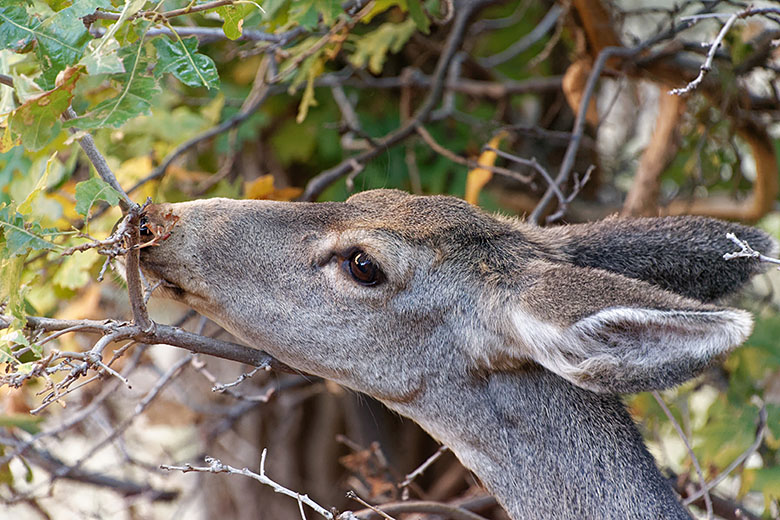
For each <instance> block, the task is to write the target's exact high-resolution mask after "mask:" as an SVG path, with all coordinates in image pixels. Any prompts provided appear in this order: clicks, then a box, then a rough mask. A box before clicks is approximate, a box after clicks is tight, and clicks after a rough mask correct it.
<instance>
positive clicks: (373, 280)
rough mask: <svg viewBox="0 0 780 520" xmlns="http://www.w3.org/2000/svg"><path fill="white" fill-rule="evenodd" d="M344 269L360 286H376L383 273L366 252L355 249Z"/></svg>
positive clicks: (347, 259)
mask: <svg viewBox="0 0 780 520" xmlns="http://www.w3.org/2000/svg"><path fill="white" fill-rule="evenodd" d="M343 265H344V269H345V270H346V271H347V272H348V273H349V274H350V276H352V278H353V279H354V280H355V281H356V282H357V283H359V284H360V285H376V284H378V283H379V282H380V280H381V278H382V271H381V270H380V269H379V267H378V266H377V265H376V262H374V259H373V258H371V257H370V256H368V255H367V254H366V253H365V252H364V251H361V250H360V249H355V250H354V251H352V252H351V253H350V254H349V256H347V258H346V259H345V260H344V264H343Z"/></svg>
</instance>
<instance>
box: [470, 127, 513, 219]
mask: <svg viewBox="0 0 780 520" xmlns="http://www.w3.org/2000/svg"><path fill="white" fill-rule="evenodd" d="M506 135H507V134H506V132H499V133H497V134H496V135H494V136H493V138H492V139H490V141H488V144H487V146H489V147H490V148H498V146H499V145H500V144H501V141H502V140H503V139H504V137H506ZM477 164H479V165H480V166H488V167H491V166H494V165H495V164H496V152H494V151H491V150H485V151H484V152H482V154H480V156H479V159H477ZM492 178H493V172H492V171H490V170H489V169H487V168H474V169H473V170H471V171H470V172H469V173H468V176H467V177H466V196H465V197H464V198H465V199H466V202H468V203H469V204H474V205H475V206H476V205H477V203H478V201H479V194H480V192H481V191H482V188H484V187H485V184H487V183H488V182H489V181H490V179H492Z"/></svg>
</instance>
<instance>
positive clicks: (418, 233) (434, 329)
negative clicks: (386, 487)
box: [141, 190, 775, 512]
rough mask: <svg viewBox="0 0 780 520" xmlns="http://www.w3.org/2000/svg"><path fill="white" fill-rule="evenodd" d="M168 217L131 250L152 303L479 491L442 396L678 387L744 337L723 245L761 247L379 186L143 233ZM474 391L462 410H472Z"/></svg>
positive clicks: (693, 220)
mask: <svg viewBox="0 0 780 520" xmlns="http://www.w3.org/2000/svg"><path fill="white" fill-rule="evenodd" d="M172 215H175V216H176V217H178V224H177V225H176V227H175V228H174V230H173V233H172V235H171V236H170V237H169V238H168V239H167V240H165V241H163V242H162V243H160V245H159V246H156V247H149V248H145V249H143V250H142V253H141V264H142V268H143V270H144V272H145V274H146V275H147V276H148V277H150V278H151V279H153V280H161V281H162V292H163V293H164V295H165V296H167V297H170V298H174V299H177V300H179V301H182V302H184V303H186V304H188V305H190V306H191V307H193V308H194V309H196V310H198V311H199V312H201V313H203V314H205V315H206V316H208V317H210V318H212V319H213V320H215V321H216V322H217V323H219V324H221V325H222V326H224V327H225V328H226V329H227V330H228V331H230V332H231V333H233V334H234V335H235V336H237V337H238V338H241V339H242V340H243V341H245V342H246V343H247V344H248V345H250V346H254V347H257V348H261V349H263V350H266V351H267V352H269V353H271V354H272V355H274V356H275V357H277V358H278V359H279V360H281V361H282V362H284V363H286V364H288V365H289V366H291V367H294V368H296V369H299V370H302V371H304V372H308V373H312V374H317V375H320V376H322V377H325V378H329V379H332V380H335V381H337V382H339V383H341V384H343V385H345V386H347V387H350V388H353V389H355V390H358V391H361V392H365V393H367V394H369V395H371V396H374V397H376V398H378V399H380V400H382V401H384V402H385V403H387V404H388V405H390V406H391V407H393V408H395V409H396V410H398V411H400V412H401V413H403V414H406V415H408V416H410V417H411V418H412V419H415V420H417V421H418V422H420V423H421V424H422V425H423V427H425V428H426V429H428V430H429V431H430V432H432V433H433V434H434V435H435V436H437V437H438V438H440V439H441V440H443V441H445V442H448V443H449V444H451V447H453V449H454V450H455V451H456V453H457V454H458V455H459V456H460V457H461V458H462V459H463V460H464V462H466V463H467V465H469V466H470V467H472V469H474V470H475V472H477V474H478V475H480V476H481V477H483V478H486V479H487V480H489V481H491V478H490V477H489V476H487V477H486V475H487V474H488V473H489V470H488V469H484V470H483V471H480V469H479V468H477V467H475V466H479V464H480V462H479V461H477V462H474V459H479V454H478V452H479V450H478V449H476V448H474V446H473V445H472V444H473V443H471V444H470V441H465V440H463V439H462V438H461V437H462V435H461V434H459V433H458V432H453V431H452V430H453V429H457V428H458V427H459V426H457V425H453V424H450V422H451V421H450V422H448V419H446V416H447V414H446V413H445V411H444V410H445V409H447V408H448V406H450V405H452V406H451V408H452V409H457V405H458V403H456V402H453V403H447V400H448V399H453V400H458V399H460V398H458V397H456V393H457V392H449V393H448V392H447V388H448V386H449V388H451V389H458V391H459V392H464V393H471V394H473V395H477V394H478V393H479V392H481V390H478V389H477V388H481V387H480V383H479V382H480V381H485V380H486V378H488V379H489V377H490V374H502V376H501V377H505V376H506V375H507V374H508V375H509V376H506V377H510V379H511V380H512V381H514V382H513V383H511V384H512V385H514V387H516V388H520V387H521V386H522V384H523V383H522V382H521V381H522V378H523V377H525V375H526V374H528V373H529V370H530V372H533V371H534V370H539V369H538V368H537V367H543V369H544V371H545V373H546V374H548V375H549V377H548V376H545V379H544V380H545V381H547V383H545V384H550V385H567V388H568V385H569V384H571V385H574V386H575V387H576V388H577V389H578V390H577V392H584V394H582V395H592V394H593V393H595V394H605V395H610V396H611V395H612V394H617V393H626V392H638V391H643V390H651V389H662V388H667V387H670V386H673V385H676V384H679V383H681V382H683V381H685V380H687V379H689V378H691V377H694V376H695V375H697V374H698V373H700V372H701V371H702V370H704V369H705V368H706V367H707V366H708V365H709V364H710V363H711V362H712V361H713V360H715V359H717V358H719V357H721V356H723V355H724V354H726V353H727V352H729V351H730V350H731V349H733V348H734V347H735V346H737V345H739V344H740V343H741V342H742V341H744V340H745V339H746V338H747V336H748V335H749V334H750V331H751V327H752V320H751V317H750V315H749V314H748V313H746V312H744V311H741V310H736V309H731V308H727V307H722V306H718V305H714V304H713V303H712V302H713V301H715V300H717V299H718V298H720V297H721V296H724V295H726V294H728V293H731V292H733V291H735V290H736V289H738V288H739V287H740V286H742V285H743V284H744V283H745V282H746V281H747V280H748V279H749V278H750V276H751V275H753V274H754V273H756V272H758V271H759V270H760V269H759V264H758V262H757V261H756V260H754V259H747V258H739V259H735V260H731V261H728V262H727V261H725V260H723V258H722V255H723V253H724V252H727V251H729V250H731V249H732V247H733V246H732V245H731V243H730V242H729V241H728V240H727V239H726V237H725V235H726V233H727V232H733V233H735V234H737V235H738V236H739V237H740V238H742V239H745V240H747V241H748V242H749V243H750V244H751V245H752V246H753V247H755V248H756V249H759V250H764V251H768V250H770V249H772V250H774V249H775V244H774V243H773V241H772V240H771V239H770V238H769V237H768V236H767V235H765V234H764V233H762V232H760V231H757V230H755V229H752V228H747V227H743V226H739V225H737V224H729V223H724V222H718V221H715V220H711V219H706V218H699V217H689V218H686V217H683V218H663V219H636V220H620V219H608V220H605V221H602V222H599V223H595V224H586V225H577V226H564V227H560V228H551V229H542V228H537V227H534V226H530V225H527V224H524V223H522V222H520V221H519V220H516V219H512V218H504V217H499V216H493V215H489V214H486V213H484V212H482V211H481V210H479V209H477V208H475V207H472V206H470V205H469V204H467V203H465V202H464V201H461V200H459V199H455V198H451V197H442V196H434V197H418V196H412V195H408V194H406V193H403V192H399V191H392V190H376V191H369V192H363V193H359V194H357V195H355V196H353V197H351V198H350V199H349V200H348V201H346V202H342V203H336V202H334V203H282V202H268V201H241V200H227V199H209V200H200V201H194V202H185V203H179V204H160V205H154V206H150V207H149V208H148V210H147V218H148V219H149V221H150V222H158V223H160V224H162V223H163V221H164V220H166V219H169V218H172V217H171V216H172ZM564 381H566V382H568V383H564ZM471 394H470V395H471ZM434 395H435V396H436V398H435V399H434V398H432V397H431V396H434ZM479 395H480V397H479V399H476V398H475V400H474V402H475V403H476V404H475V406H489V405H490V403H487V402H485V403H483V404H482V405H481V404H479V403H480V402H481V401H480V399H482V400H483V401H485V400H489V398H488V397H485V396H484V395H482V394H479ZM523 395H524V394H523V392H522V391H518V392H517V397H516V399H525V397H523ZM567 395H568V394H567ZM448 396H451V397H448ZM586 399H590V397H588V398H586ZM594 399H596V398H594ZM610 399H611V397H610ZM610 402H611V401H610ZM520 404H521V403H518V406H520ZM540 406H542V407H544V406H545V405H544V404H540ZM561 406H567V405H566V404H565V403H564V404H561ZM610 406H612V405H610ZM610 410H611V408H610ZM594 413H601V412H599V411H598V410H594ZM604 413H607V412H604ZM609 413H612V412H609ZM485 420H487V419H485ZM620 420H622V419H620ZM627 428H629V429H631V428H633V426H627ZM594 434H595V433H594ZM631 435H633V434H631ZM634 437H638V436H636V435H634ZM632 442H633V441H632ZM637 442H640V444H641V441H637ZM492 480H495V479H492ZM500 485H501V484H500V483H499V484H496V483H493V484H492V485H491V487H492V488H493V489H494V490H495V488H496V487H500ZM503 502H504V503H505V504H506V503H508V499H504V500H503ZM509 509H510V512H511V510H512V508H511V507H510V508H509ZM515 511H520V509H516V508H515Z"/></svg>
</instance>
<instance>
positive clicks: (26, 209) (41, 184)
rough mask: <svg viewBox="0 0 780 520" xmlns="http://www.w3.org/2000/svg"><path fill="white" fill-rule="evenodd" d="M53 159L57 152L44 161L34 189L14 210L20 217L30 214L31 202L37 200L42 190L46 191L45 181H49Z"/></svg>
mask: <svg viewBox="0 0 780 520" xmlns="http://www.w3.org/2000/svg"><path fill="white" fill-rule="evenodd" d="M55 157H57V152H54V153H53V154H51V157H49V160H48V161H46V168H45V169H44V170H43V173H42V174H41V177H40V179H38V182H37V183H36V184H35V188H33V190H32V191H31V192H30V194H29V195H27V198H25V199H24V201H23V202H22V203H21V204H19V207H18V208H17V209H16V211H18V212H19V213H21V214H22V215H29V214H30V213H31V212H32V203H33V201H34V200H35V199H36V198H38V196H39V195H40V194H41V192H43V190H45V189H46V181H47V180H48V179H49V171H51V165H52V163H53V162H54V158H55Z"/></svg>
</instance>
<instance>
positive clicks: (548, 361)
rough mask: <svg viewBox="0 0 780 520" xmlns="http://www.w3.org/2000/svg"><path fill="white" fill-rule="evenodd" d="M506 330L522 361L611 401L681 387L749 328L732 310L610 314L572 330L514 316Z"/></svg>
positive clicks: (618, 310) (746, 317) (744, 316)
mask: <svg viewBox="0 0 780 520" xmlns="http://www.w3.org/2000/svg"><path fill="white" fill-rule="evenodd" d="M511 322H512V325H513V329H514V332H515V338H516V339H517V340H518V342H519V343H520V344H521V348H522V350H523V354H525V355H527V357H530V358H532V359H533V360H535V361H536V362H538V363H539V364H541V365H542V366H544V367H545V368H547V369H548V370H550V371H552V372H554V373H556V374H558V375H560V376H561V377H564V378H565V379H568V380H569V381H571V382H572V383H574V384H576V385H578V386H581V387H583V388H587V389H589V390H593V391H596V392H610V393H633V392H641V391H646V390H659V389H662V388H668V387H670V386H674V385H677V384H680V383H682V382H683V381H686V380H687V379H690V378H691V377H694V376H695V375H697V374H698V373H700V372H701V371H702V370H703V369H704V368H706V366H707V365H708V364H709V363H710V362H711V361H712V360H713V359H715V358H717V357H719V356H721V355H723V354H725V353H727V352H728V351H730V350H731V349H732V348H734V347H736V346H737V345H739V344H741V343H742V342H743V341H745V339H747V337H748V336H749V335H750V332H751V330H752V328H753V320H752V317H751V316H750V314H749V313H747V312H745V311H741V310H737V309H713V310H659V309H647V308H633V307H611V308H607V309H604V310H601V311H599V312H597V313H595V314H593V315H591V316H588V317H586V318H583V319H581V320H579V321H577V322H575V323H574V324H573V325H571V326H569V327H561V326H557V325H554V324H552V323H547V322H544V321H541V320H540V319H538V318H536V317H534V316H531V315H530V314H528V313H526V312H523V311H521V310H515V311H514V312H513V313H512V316H511ZM516 354H517V353H516Z"/></svg>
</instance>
